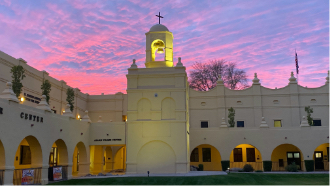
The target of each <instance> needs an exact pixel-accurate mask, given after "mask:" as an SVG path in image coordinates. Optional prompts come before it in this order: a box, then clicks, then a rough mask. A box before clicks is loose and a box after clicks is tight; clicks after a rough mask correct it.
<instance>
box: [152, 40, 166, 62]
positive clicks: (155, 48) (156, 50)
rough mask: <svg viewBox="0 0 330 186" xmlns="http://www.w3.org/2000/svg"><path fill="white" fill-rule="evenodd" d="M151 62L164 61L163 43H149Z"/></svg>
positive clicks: (159, 41)
mask: <svg viewBox="0 0 330 186" xmlns="http://www.w3.org/2000/svg"><path fill="white" fill-rule="evenodd" d="M151 55H152V56H151V60H152V61H165V43H164V41H162V40H160V39H156V40H154V41H153V42H152V43H151Z"/></svg>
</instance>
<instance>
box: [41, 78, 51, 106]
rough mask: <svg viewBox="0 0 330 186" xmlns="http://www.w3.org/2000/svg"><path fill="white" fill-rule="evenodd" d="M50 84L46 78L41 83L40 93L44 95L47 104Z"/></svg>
mask: <svg viewBox="0 0 330 186" xmlns="http://www.w3.org/2000/svg"><path fill="white" fill-rule="evenodd" d="M51 88H52V85H51V84H50V82H49V81H48V80H47V79H46V80H45V81H44V82H43V83H42V85H41V90H42V95H45V96H46V101H47V103H48V104H49V98H50V97H49V93H50V91H51Z"/></svg>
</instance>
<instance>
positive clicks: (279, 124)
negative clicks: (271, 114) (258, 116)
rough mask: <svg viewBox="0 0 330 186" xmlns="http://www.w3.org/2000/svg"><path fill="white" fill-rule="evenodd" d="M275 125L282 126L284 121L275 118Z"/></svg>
mask: <svg viewBox="0 0 330 186" xmlns="http://www.w3.org/2000/svg"><path fill="white" fill-rule="evenodd" d="M274 127H282V121H281V120H274Z"/></svg>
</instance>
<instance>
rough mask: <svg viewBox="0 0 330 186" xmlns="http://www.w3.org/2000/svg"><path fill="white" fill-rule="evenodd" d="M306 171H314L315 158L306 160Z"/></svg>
mask: <svg viewBox="0 0 330 186" xmlns="http://www.w3.org/2000/svg"><path fill="white" fill-rule="evenodd" d="M305 166H306V171H308V172H310V171H314V160H305Z"/></svg>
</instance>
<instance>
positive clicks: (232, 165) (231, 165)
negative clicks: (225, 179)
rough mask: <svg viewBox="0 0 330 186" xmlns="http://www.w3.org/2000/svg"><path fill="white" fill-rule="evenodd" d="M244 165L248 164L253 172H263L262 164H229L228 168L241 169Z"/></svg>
mask: <svg viewBox="0 0 330 186" xmlns="http://www.w3.org/2000/svg"><path fill="white" fill-rule="evenodd" d="M246 164H250V165H251V166H252V167H253V169H254V170H263V166H262V162H230V168H243V167H244V165H246Z"/></svg>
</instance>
